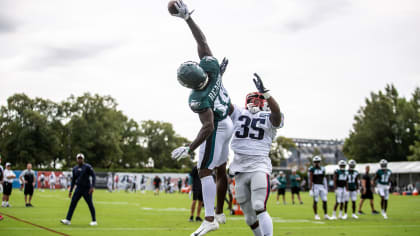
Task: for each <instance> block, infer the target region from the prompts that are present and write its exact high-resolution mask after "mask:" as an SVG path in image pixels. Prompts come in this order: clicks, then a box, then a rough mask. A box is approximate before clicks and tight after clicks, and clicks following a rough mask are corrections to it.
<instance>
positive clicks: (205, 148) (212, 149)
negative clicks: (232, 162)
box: [197, 116, 233, 170]
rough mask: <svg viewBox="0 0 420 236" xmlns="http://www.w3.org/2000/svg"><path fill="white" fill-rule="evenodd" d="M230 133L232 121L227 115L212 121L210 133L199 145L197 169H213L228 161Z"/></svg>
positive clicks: (231, 131)
mask: <svg viewBox="0 0 420 236" xmlns="http://www.w3.org/2000/svg"><path fill="white" fill-rule="evenodd" d="M232 133H233V123H232V120H231V119H230V117H229V116H228V117H226V118H225V119H224V120H221V121H215V122H214V130H213V132H212V134H211V135H210V137H208V138H207V140H206V141H205V142H204V143H202V144H201V145H200V151H199V155H198V165H197V167H198V168H199V169H210V170H213V169H214V168H216V167H219V166H221V165H223V164H224V163H226V162H227V161H228V156H229V142H230V138H231V137H232Z"/></svg>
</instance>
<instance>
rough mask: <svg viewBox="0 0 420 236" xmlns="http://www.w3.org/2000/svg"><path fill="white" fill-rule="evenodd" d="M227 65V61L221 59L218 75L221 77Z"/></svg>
mask: <svg viewBox="0 0 420 236" xmlns="http://www.w3.org/2000/svg"><path fill="white" fill-rule="evenodd" d="M228 63H229V60H228V59H226V57H225V58H223V61H222V63H220V74H221V75H223V74H224V73H225V70H226V67H227V65H228Z"/></svg>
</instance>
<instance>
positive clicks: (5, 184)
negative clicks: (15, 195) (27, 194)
mask: <svg viewBox="0 0 420 236" xmlns="http://www.w3.org/2000/svg"><path fill="white" fill-rule="evenodd" d="M3 194H4V195H10V194H12V184H11V183H9V182H3Z"/></svg>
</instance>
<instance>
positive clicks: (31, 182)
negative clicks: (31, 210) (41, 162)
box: [19, 163, 36, 207]
mask: <svg viewBox="0 0 420 236" xmlns="http://www.w3.org/2000/svg"><path fill="white" fill-rule="evenodd" d="M19 179H20V180H21V181H22V183H24V185H25V189H24V191H23V193H24V195H25V206H26V207H33V206H32V204H31V200H32V195H33V194H34V188H35V180H36V178H35V172H34V171H33V170H32V164H31V163H28V164H27V165H26V170H24V171H23V172H22V174H21V175H20V176H19ZM28 195H29V201H28Z"/></svg>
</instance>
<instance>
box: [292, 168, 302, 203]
mask: <svg viewBox="0 0 420 236" xmlns="http://www.w3.org/2000/svg"><path fill="white" fill-rule="evenodd" d="M300 181H301V178H300V175H298V174H297V173H296V169H293V170H292V175H290V185H291V192H292V204H295V194H296V195H297V198H298V200H299V203H300V204H303V202H302V199H301V198H300Z"/></svg>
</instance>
